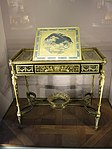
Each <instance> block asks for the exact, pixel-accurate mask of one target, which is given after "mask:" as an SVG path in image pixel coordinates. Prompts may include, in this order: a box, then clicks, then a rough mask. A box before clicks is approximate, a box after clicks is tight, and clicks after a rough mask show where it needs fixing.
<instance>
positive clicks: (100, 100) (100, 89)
mask: <svg viewBox="0 0 112 149" xmlns="http://www.w3.org/2000/svg"><path fill="white" fill-rule="evenodd" d="M104 82H105V74H104V70H103V69H102V71H101V74H100V79H99V103H98V109H97V113H96V117H95V120H96V124H95V129H98V123H99V119H100V115H101V111H100V110H101V102H102V95H103V88H104Z"/></svg>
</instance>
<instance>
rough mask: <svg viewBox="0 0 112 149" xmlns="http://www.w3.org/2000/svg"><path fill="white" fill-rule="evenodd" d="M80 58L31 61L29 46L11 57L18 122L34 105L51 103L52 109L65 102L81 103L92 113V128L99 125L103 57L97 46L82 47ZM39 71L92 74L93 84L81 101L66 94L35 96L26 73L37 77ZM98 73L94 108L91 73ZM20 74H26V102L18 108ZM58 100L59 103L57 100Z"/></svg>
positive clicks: (31, 55) (63, 106) (59, 106)
mask: <svg viewBox="0 0 112 149" xmlns="http://www.w3.org/2000/svg"><path fill="white" fill-rule="evenodd" d="M81 50H82V60H63V61H62V60H55V61H53V60H43V61H42V60H39V61H33V60H32V59H33V50H32V49H21V50H20V51H19V52H18V53H17V54H16V55H15V56H14V57H13V58H12V59H11V60H10V66H11V74H12V84H13V88H14V93H15V98H16V105H17V117H18V121H19V124H20V125H21V123H22V121H21V118H22V116H23V115H24V114H25V113H26V112H29V111H30V110H31V109H32V108H33V107H34V106H36V105H50V106H52V108H65V107H66V106H68V105H81V106H83V107H84V108H85V109H86V110H87V112H88V113H89V114H92V115H94V116H95V129H97V128H98V123H99V119H100V115H101V111H100V109H101V101H102V94H103V87H104V80H105V74H104V64H105V63H106V58H105V57H104V56H103V55H102V54H101V53H100V52H99V51H98V49H97V48H82V49H81ZM40 74H46V75H49V74H52V75H53V74H57V75H58V74H62V75H63V74H68V75H70V74H72V75H91V76H92V85H91V90H90V92H89V93H87V94H86V95H85V97H84V99H82V100H75V99H74V100H72V99H70V97H69V96H68V95H67V94H64V93H55V94H52V95H51V96H49V97H48V98H47V99H41V98H36V94H35V93H34V92H30V91H29V84H28V79H27V77H28V76H36V75H40ZM96 74H97V75H99V100H98V106H97V108H94V107H93V106H92V98H93V88H94V76H95V75H96ZM19 77H25V80H26V89H27V92H26V95H27V99H28V104H27V105H26V106H25V108H23V109H21V107H20V104H19V94H18V83H17V80H18V78H19ZM59 100H61V102H58V101H59Z"/></svg>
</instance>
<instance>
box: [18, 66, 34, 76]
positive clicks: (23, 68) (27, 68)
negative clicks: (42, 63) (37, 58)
mask: <svg viewBox="0 0 112 149" xmlns="http://www.w3.org/2000/svg"><path fill="white" fill-rule="evenodd" d="M16 73H17V74H18V73H19V74H23V73H26V74H27V73H34V70H33V65H16Z"/></svg>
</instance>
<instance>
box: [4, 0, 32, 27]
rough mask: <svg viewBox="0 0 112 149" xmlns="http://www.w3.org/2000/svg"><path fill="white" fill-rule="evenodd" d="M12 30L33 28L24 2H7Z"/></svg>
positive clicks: (18, 0)
mask: <svg viewBox="0 0 112 149" xmlns="http://www.w3.org/2000/svg"><path fill="white" fill-rule="evenodd" d="M7 3H8V7H9V20H10V25H11V29H29V28H32V27H33V26H32V24H31V19H30V16H29V15H28V12H26V11H25V7H24V3H23V0H7Z"/></svg>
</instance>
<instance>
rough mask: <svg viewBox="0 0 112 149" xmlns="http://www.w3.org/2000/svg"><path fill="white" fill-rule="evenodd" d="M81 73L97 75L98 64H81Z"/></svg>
mask: <svg viewBox="0 0 112 149" xmlns="http://www.w3.org/2000/svg"><path fill="white" fill-rule="evenodd" d="M81 73H99V64H81Z"/></svg>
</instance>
